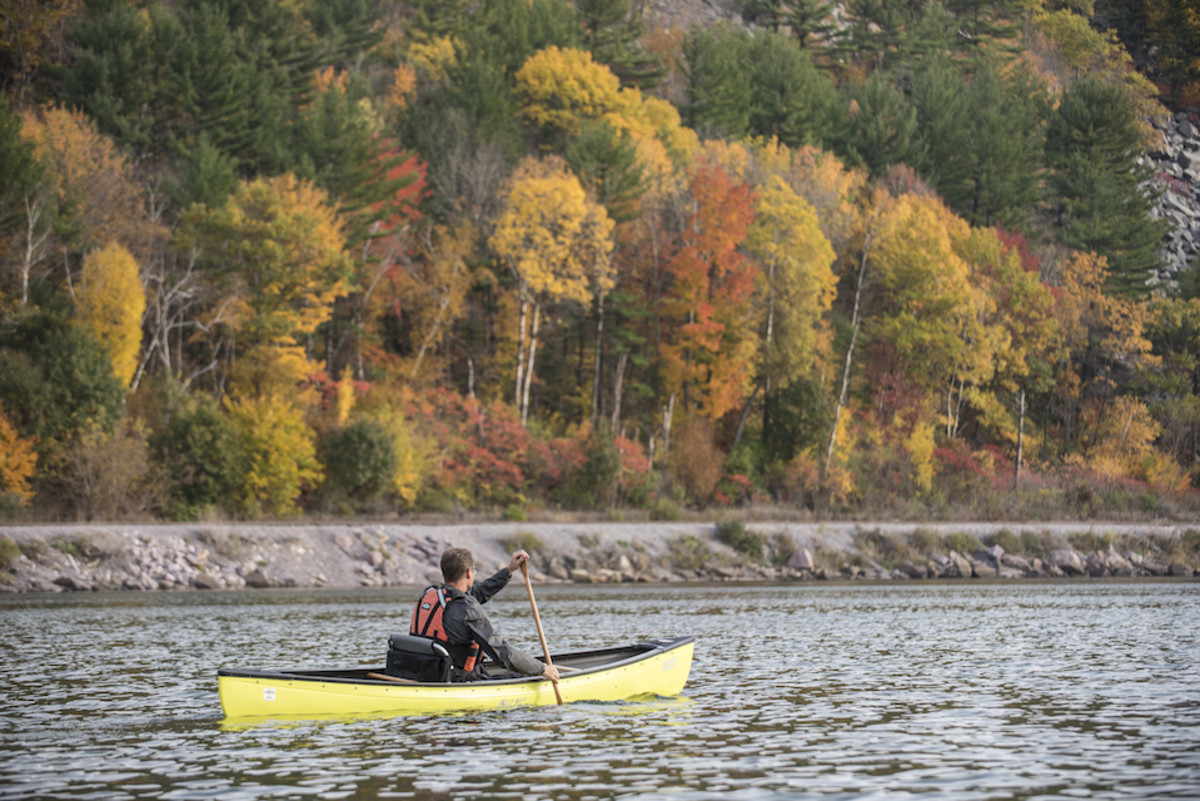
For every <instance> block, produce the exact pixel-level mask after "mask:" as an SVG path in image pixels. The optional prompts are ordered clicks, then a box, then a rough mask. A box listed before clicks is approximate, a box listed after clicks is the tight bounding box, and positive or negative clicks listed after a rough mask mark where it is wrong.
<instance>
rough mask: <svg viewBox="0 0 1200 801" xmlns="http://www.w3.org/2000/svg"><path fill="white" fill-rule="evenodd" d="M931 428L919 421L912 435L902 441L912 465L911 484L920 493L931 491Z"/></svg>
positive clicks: (932, 445)
mask: <svg viewBox="0 0 1200 801" xmlns="http://www.w3.org/2000/svg"><path fill="white" fill-rule="evenodd" d="M933 448H934V442H933V426H932V425H931V424H930V423H928V422H925V421H921V422H919V423H917V424H916V425H914V426H913V429H912V433H910V434H909V435H908V438H907V439H906V440H905V441H904V449H905V450H906V451H908V460H909V462H910V463H911V464H912V469H913V474H912V479H913V484H914V485H916V487H917V489H919V490H920V491H921V492H929V490H931V489H933Z"/></svg>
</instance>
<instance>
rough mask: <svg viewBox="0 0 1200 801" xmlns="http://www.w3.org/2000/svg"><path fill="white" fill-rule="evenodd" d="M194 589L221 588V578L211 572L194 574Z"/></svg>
mask: <svg viewBox="0 0 1200 801" xmlns="http://www.w3.org/2000/svg"><path fill="white" fill-rule="evenodd" d="M196 589H198V590H219V589H221V579H219V578H218V577H217V576H214V575H212V574H211V573H201V574H200V575H198V576H196Z"/></svg>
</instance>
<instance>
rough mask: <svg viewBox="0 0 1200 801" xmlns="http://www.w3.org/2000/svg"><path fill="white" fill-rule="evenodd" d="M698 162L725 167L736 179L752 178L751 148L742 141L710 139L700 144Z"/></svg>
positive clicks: (746, 179)
mask: <svg viewBox="0 0 1200 801" xmlns="http://www.w3.org/2000/svg"><path fill="white" fill-rule="evenodd" d="M696 162H697V164H708V165H711V166H714V167H724V168H725V172H727V173H728V174H729V177H730V178H732V179H733V180H734V181H737V182H742V181H748V180H750V177H751V176H750V168H751V165H752V164H753V162H754V158H753V155H752V154H751V152H750V148H748V147H747V146H746V145H744V144H742V143H741V142H731V141H729V140H726V139H708V140H705V141H704V142H703V143H702V144H701V145H700V152H699V153H697V154H696Z"/></svg>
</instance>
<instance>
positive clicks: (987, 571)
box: [971, 559, 997, 578]
mask: <svg viewBox="0 0 1200 801" xmlns="http://www.w3.org/2000/svg"><path fill="white" fill-rule="evenodd" d="M971 570H972V571H973V572H974V575H975V578H995V577H996V576H997V571H996V568H995V566H993V565H992V563H991V561H984V560H983V559H976V560H973V561H972V562H971Z"/></svg>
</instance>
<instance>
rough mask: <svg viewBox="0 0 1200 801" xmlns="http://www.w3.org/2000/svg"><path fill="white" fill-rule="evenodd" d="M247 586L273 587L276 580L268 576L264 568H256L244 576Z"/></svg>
mask: <svg viewBox="0 0 1200 801" xmlns="http://www.w3.org/2000/svg"><path fill="white" fill-rule="evenodd" d="M244 579H245V582H246V586H247V587H251V588H253V589H256V590H263V589H266V588H267V587H273V586H275V585H274V582H272V581H271V579H269V578H267V574H266V573H265V572H264V571H263V570H262V569H259V570H254V571H251V572H249V573H247V574H246V575H245V577H244Z"/></svg>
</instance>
